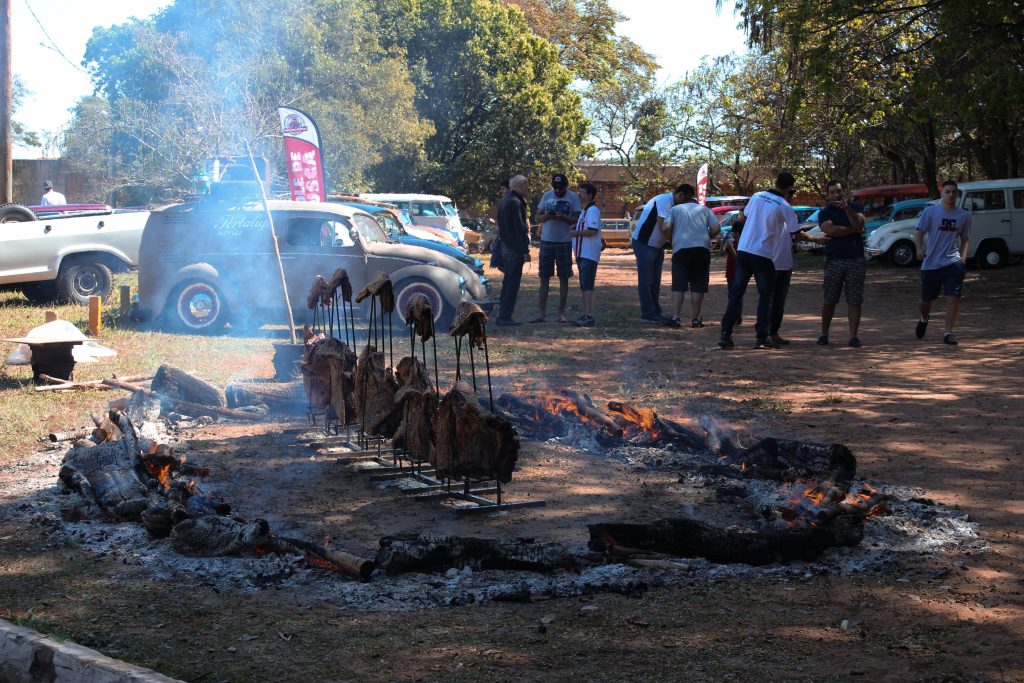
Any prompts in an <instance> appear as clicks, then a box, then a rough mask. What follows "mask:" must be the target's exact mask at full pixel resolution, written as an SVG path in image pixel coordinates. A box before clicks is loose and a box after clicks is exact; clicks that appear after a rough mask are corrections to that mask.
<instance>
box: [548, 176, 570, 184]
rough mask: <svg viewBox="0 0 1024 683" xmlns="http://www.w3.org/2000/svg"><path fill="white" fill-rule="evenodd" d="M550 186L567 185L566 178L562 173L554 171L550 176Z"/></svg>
mask: <svg viewBox="0 0 1024 683" xmlns="http://www.w3.org/2000/svg"><path fill="white" fill-rule="evenodd" d="M551 187H569V181H568V180H566V178H565V174H564V173H556V174H555V175H553V176H551Z"/></svg>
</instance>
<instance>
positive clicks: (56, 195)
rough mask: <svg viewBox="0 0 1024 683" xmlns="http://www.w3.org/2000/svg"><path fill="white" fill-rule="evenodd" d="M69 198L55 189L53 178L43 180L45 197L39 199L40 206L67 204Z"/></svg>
mask: <svg viewBox="0 0 1024 683" xmlns="http://www.w3.org/2000/svg"><path fill="white" fill-rule="evenodd" d="M67 203H68V200H67V199H65V198H64V195H62V194H61V193H60V192H57V190H55V189H53V181H52V180H44V181H43V198H42V199H40V200H39V205H40V206H59V205H63V204H67Z"/></svg>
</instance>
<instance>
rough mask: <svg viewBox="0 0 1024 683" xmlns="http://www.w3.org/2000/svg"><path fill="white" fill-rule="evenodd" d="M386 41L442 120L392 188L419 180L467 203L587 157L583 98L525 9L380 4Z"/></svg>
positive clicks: (433, 2)
mask: <svg viewBox="0 0 1024 683" xmlns="http://www.w3.org/2000/svg"><path fill="white" fill-rule="evenodd" d="M376 9H377V12H378V15H379V17H380V24H379V35H380V36H381V40H382V42H383V44H384V45H385V47H387V48H389V49H391V50H404V52H405V55H406V59H407V63H408V66H409V71H410V73H411V74H412V80H413V82H414V84H415V86H416V95H415V104H416V108H417V110H418V111H419V113H420V115H421V116H422V117H423V118H424V119H426V120H428V121H430V122H431V123H432V124H433V126H434V133H433V134H432V135H431V136H430V137H429V138H427V140H426V142H425V144H424V154H423V155H422V156H419V157H409V156H407V157H406V158H405V159H404V163H402V162H398V163H393V164H392V166H391V169H392V170H395V169H396V167H397V168H398V169H402V168H404V173H396V174H395V175H393V176H392V177H391V179H390V180H389V182H387V183H386V184H384V186H383V187H382V189H384V190H392V189H401V188H402V187H408V186H410V185H411V184H414V185H415V186H418V187H419V188H421V189H423V190H424V191H431V192H441V193H444V194H451V195H454V196H456V197H458V198H459V199H460V201H462V202H463V204H465V205H477V206H479V205H482V204H484V203H486V202H490V201H493V199H494V195H495V191H494V188H496V187H497V185H498V182H499V181H500V180H501V179H507V178H508V177H509V176H511V175H513V174H515V173H522V174H525V175H527V176H529V177H531V179H532V180H534V181H535V182H536V183H546V182H547V181H546V178H547V177H549V176H550V174H551V172H552V171H553V170H565V169H568V168H569V167H570V166H571V164H572V163H573V162H574V161H575V160H576V159H577V158H578V156H579V153H580V150H581V147H582V145H583V138H584V134H585V131H586V121H585V119H584V116H583V112H582V108H581V104H580V97H579V96H578V95H577V94H576V93H575V92H574V91H573V90H572V89H571V88H570V84H571V82H572V75H571V73H570V72H569V71H568V70H567V69H566V68H565V67H564V66H562V65H561V64H559V62H558V52H557V50H556V49H555V48H554V47H553V46H552V45H551V44H550V43H548V42H547V41H545V40H544V39H542V38H540V37H538V36H537V35H535V34H534V33H533V32H532V31H531V30H530V28H529V26H527V24H526V22H525V20H524V19H523V15H522V13H521V12H519V11H518V10H517V9H515V8H510V7H506V6H504V5H502V4H499V3H497V2H491V1H490V0H377V3H376Z"/></svg>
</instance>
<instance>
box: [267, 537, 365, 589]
mask: <svg viewBox="0 0 1024 683" xmlns="http://www.w3.org/2000/svg"><path fill="white" fill-rule="evenodd" d="M260 550H265V551H267V552H272V553H282V554H298V555H305V556H306V562H307V563H308V564H311V565H316V566H322V567H324V568H326V569H330V570H332V571H335V572H339V573H342V574H348V575H349V576H354V577H355V578H357V579H359V580H360V581H369V580H370V576H371V575H372V574H373V570H374V569H376V568H377V565H376V563H375V562H374V561H373V560H367V559H364V558H362V557H358V556H356V555H352V554H350V553H346V552H344V551H342V550H334V549H332V548H326V547H324V546H322V545H319V544H318V543H310V542H309V541H303V540H300V539H297V538H287V537H285V536H274V535H271V536H270V538H269V539H267V541H265V542H264V543H263V544H262V545H261V546H260Z"/></svg>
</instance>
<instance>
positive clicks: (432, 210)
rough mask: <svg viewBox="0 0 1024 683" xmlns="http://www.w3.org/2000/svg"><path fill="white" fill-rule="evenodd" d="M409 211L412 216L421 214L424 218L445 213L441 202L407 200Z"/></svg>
mask: <svg viewBox="0 0 1024 683" xmlns="http://www.w3.org/2000/svg"><path fill="white" fill-rule="evenodd" d="M409 213H411V214H412V215H413V216H423V217H426V218H436V217H437V216H444V215H445V213H444V208H443V207H442V206H441V202H409Z"/></svg>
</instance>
